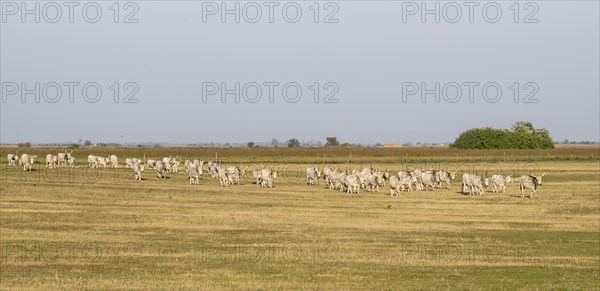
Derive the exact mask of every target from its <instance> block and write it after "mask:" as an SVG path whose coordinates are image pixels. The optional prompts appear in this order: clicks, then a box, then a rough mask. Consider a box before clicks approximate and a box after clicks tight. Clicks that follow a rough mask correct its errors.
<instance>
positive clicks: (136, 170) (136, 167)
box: [131, 163, 144, 181]
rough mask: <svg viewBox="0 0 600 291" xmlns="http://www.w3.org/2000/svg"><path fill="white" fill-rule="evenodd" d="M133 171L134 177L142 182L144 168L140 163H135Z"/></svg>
mask: <svg viewBox="0 0 600 291" xmlns="http://www.w3.org/2000/svg"><path fill="white" fill-rule="evenodd" d="M131 168H132V169H133V177H134V179H135V180H139V181H141V180H142V172H144V166H143V165H140V164H139V163H135V164H133V165H132V166H131Z"/></svg>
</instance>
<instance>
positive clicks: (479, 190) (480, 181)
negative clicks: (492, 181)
mask: <svg viewBox="0 0 600 291" xmlns="http://www.w3.org/2000/svg"><path fill="white" fill-rule="evenodd" d="M488 185H489V179H484V178H483V177H481V176H478V175H474V174H469V173H464V174H463V180H462V185H461V190H460V191H461V193H466V192H465V187H467V186H468V187H469V195H474V194H479V195H483V192H484V187H487V186H488Z"/></svg>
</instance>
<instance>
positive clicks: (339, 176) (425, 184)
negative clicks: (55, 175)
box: [7, 151, 545, 198]
mask: <svg viewBox="0 0 600 291" xmlns="http://www.w3.org/2000/svg"><path fill="white" fill-rule="evenodd" d="M72 153H73V151H70V152H69V151H65V152H64V153H58V155H52V154H48V155H46V167H47V168H50V169H53V168H56V167H57V166H71V167H73V166H74V165H75V158H74V157H73V155H72ZM36 158H37V155H29V154H22V155H21V157H20V158H19V157H18V155H13V154H8V156H7V159H8V164H9V165H13V166H17V164H18V165H19V166H20V167H23V171H31V169H32V167H33V164H34V163H35V159H36ZM87 162H88V167H90V168H100V167H103V168H107V167H111V168H119V159H118V157H117V156H116V155H110V156H108V157H101V156H94V155H89V156H88V159H87ZM179 166H180V158H178V157H175V158H173V157H164V158H162V159H159V160H153V159H148V160H146V162H144V161H143V160H142V159H139V158H127V159H125V165H124V168H130V169H132V170H133V176H134V179H135V180H142V173H143V172H144V170H146V169H148V170H154V171H156V175H157V177H158V178H161V179H166V178H167V173H177V172H178V171H179ZM184 167H185V172H186V173H187V175H188V180H189V183H190V185H199V184H200V178H201V177H202V174H203V171H206V172H207V173H208V174H209V175H210V177H211V178H213V179H218V180H219V184H220V186H221V187H228V186H230V185H240V180H241V178H243V177H245V176H246V173H245V170H244V169H241V168H239V167H237V166H235V167H227V168H222V167H220V166H219V164H217V163H216V162H212V161H209V162H208V163H206V167H205V164H204V161H200V160H197V159H196V160H193V161H190V160H186V161H185V162H184ZM204 169H205V170H204ZM456 172H457V171H454V172H451V171H446V170H441V171H435V170H426V171H424V170H421V169H415V170H413V171H399V172H398V173H397V175H392V176H390V173H389V172H387V171H378V170H377V169H374V168H371V167H369V168H363V169H359V170H352V171H348V170H346V171H342V170H339V169H334V168H332V167H329V166H327V167H324V168H323V170H322V171H321V170H320V169H319V168H315V167H309V168H307V169H306V182H307V184H308V185H311V186H314V185H318V184H319V180H321V179H323V180H324V182H325V186H326V187H327V188H329V189H331V190H340V191H346V192H347V193H356V194H360V189H366V190H367V191H369V192H375V191H376V192H379V187H383V186H385V183H386V181H388V183H389V186H390V195H391V196H394V195H398V196H400V192H403V191H407V192H410V191H412V190H413V185H414V187H415V189H416V190H417V191H427V190H428V189H431V190H432V191H433V190H434V189H435V188H438V189H441V188H442V184H443V183H445V184H446V188H447V189H450V182H451V181H453V180H454V179H455V178H456ZM544 175H545V173H544V174H542V175H541V176H534V175H533V174H531V175H524V176H521V177H519V179H518V183H519V189H520V190H521V197H524V195H525V194H524V190H525V189H529V190H530V194H529V197H531V198H533V197H536V190H537V187H538V186H540V185H542V177H543V176H544ZM252 176H253V179H254V180H255V181H256V184H257V185H260V186H261V187H268V188H272V187H273V182H274V180H275V179H277V171H275V170H273V169H258V170H254V171H252ZM321 177H323V178H321ZM512 181H513V179H512V178H511V177H510V176H506V177H504V176H502V175H492V176H491V177H490V178H484V177H482V176H480V175H476V174H470V173H463V176H462V184H461V193H463V194H469V195H483V193H484V192H485V188H487V187H488V186H489V185H490V183H491V184H492V185H493V186H494V189H493V190H492V192H493V193H496V192H500V191H502V192H503V193H504V192H505V191H506V184H510V183H512Z"/></svg>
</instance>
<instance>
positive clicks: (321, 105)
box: [0, 1, 600, 144]
mask: <svg viewBox="0 0 600 291" xmlns="http://www.w3.org/2000/svg"><path fill="white" fill-rule="evenodd" d="M1 3H2V11H1V17H2V19H1V21H0V41H1V42H0V83H1V84H2V87H1V88H0V89H1V93H2V100H1V102H0V122H1V124H0V143H16V142H26V141H28V142H32V143H52V142H76V141H78V140H79V139H89V140H91V141H93V142H118V143H135V142H171V143H204V142H247V141H255V142H259V141H270V140H271V139H272V138H277V139H279V140H287V139H290V138H297V139H299V140H305V141H308V140H321V141H324V140H325V137H328V136H336V137H337V138H338V139H339V140H340V141H341V142H350V143H363V144H369V143H371V144H373V143H377V142H381V143H406V142H413V143H415V142H448V141H453V140H454V139H455V138H456V137H457V136H458V134H460V133H461V132H463V131H465V130H467V129H470V128H474V127H488V126H489V127H495V128H510V127H511V125H512V124H514V123H515V122H516V121H521V120H527V121H530V122H532V123H533V124H534V126H535V127H537V128H546V129H548V130H549V131H550V134H551V136H552V138H553V139H554V140H558V141H562V140H564V139H569V140H591V141H598V140H600V136H599V135H600V84H599V82H600V81H599V80H600V41H599V38H600V23H599V19H600V16H599V13H600V7H599V2H598V1H537V2H519V4H518V5H515V4H514V2H513V1H498V2H491V4H488V3H489V2H469V3H475V4H468V3H467V2H436V1H428V2H419V1H417V2H397V1H334V2H316V4H315V2H314V1H296V2H277V1H274V2H260V1H258V2H248V1H227V2H222V1H216V2H198V1H176V2H171V1H169V2H167V1H138V2H129V3H131V4H129V5H126V4H125V2H120V3H119V5H116V6H115V4H114V1H97V2H92V3H93V4H86V3H88V2H72V3H75V4H66V3H71V2H61V1H58V2H35V1H28V2H11V1H2V2H1ZM36 3H38V4H39V5H40V6H39V9H38V10H36V6H35V5H36ZM48 3H53V4H48ZM526 3H529V4H526ZM22 5H25V6H22ZM68 5H72V6H68ZM223 5H225V6H223ZM236 5H239V9H238V10H236ZM422 5H425V6H422ZM436 5H439V8H438V9H437V10H436ZM469 5H471V6H469ZM23 11H33V12H23ZM223 11H225V13H222V12H223ZM227 11H229V12H227ZM424 11H425V12H424ZM427 11H429V12H427ZM423 12H424V13H423ZM36 17H38V18H39V20H37V21H38V22H36ZM236 17H238V18H239V19H238V20H237V22H236ZM436 17H438V18H439V19H438V20H437V22H436V19H435V18H436ZM36 83H38V84H39V90H37V89H36ZM236 84H237V85H236ZM236 86H237V87H236ZM98 88H99V90H98ZM23 92H25V93H26V94H22V93H23ZM223 92H225V94H224V95H222V94H221V93H223ZM98 93H99V94H98ZM422 93H425V94H422ZM222 98H224V99H222ZM236 99H237V100H236ZM115 101H116V102H115Z"/></svg>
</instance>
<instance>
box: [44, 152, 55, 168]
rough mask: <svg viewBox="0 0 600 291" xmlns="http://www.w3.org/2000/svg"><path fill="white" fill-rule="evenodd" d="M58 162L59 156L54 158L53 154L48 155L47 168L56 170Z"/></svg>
mask: <svg viewBox="0 0 600 291" xmlns="http://www.w3.org/2000/svg"><path fill="white" fill-rule="evenodd" d="M57 161H58V157H57V156H53V155H52V154H47V155H46V168H50V169H53V168H56V162H57Z"/></svg>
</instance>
